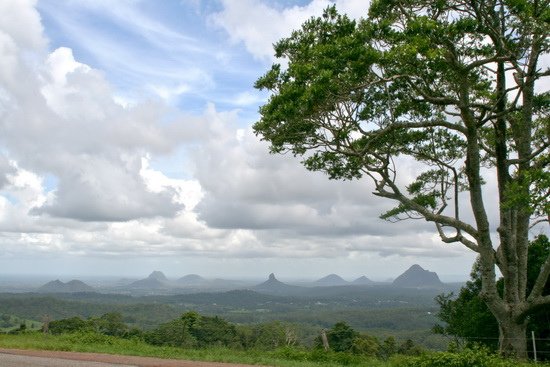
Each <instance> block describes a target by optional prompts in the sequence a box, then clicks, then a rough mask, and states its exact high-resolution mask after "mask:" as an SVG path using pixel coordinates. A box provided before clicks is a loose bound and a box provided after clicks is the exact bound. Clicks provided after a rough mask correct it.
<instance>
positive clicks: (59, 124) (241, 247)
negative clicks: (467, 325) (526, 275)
mask: <svg viewBox="0 0 550 367" xmlns="http://www.w3.org/2000/svg"><path fill="white" fill-rule="evenodd" d="M336 3H337V6H338V8H339V9H341V10H342V11H344V12H347V13H348V14H350V15H352V16H354V17H359V16H361V15H363V14H365V12H366V2H365V0H341V1H337V2H336ZM328 4H329V1H327V0H166V1H153V0H142V1H140V0H117V1H111V0H38V1H33V0H2V1H0V55H1V57H0V274H4V275H6V274H48V275H52V276H58V277H68V276H70V275H99V274H105V275H121V276H146V275H147V274H148V273H150V272H151V271H152V270H162V271H164V272H165V273H166V274H167V276H169V277H179V276H183V275H185V274H189V273H198V274H201V275H203V276H206V277H215V276H226V277H258V278H261V277H267V274H269V273H270V272H275V273H276V274H277V275H278V277H279V278H281V279H283V280H284V279H291V278H317V277H320V276H324V275H326V274H329V273H338V274H340V275H342V276H343V277H345V278H347V279H353V278H356V277H358V276H360V275H366V276H368V277H370V278H372V279H387V278H391V277H395V276H397V275H398V274H400V273H401V272H402V271H404V270H405V269H406V268H408V267H409V266H410V265H412V264H414V263H418V264H420V265H422V266H423V267H424V268H428V269H430V270H433V271H437V272H438V273H439V274H440V276H441V277H442V279H443V280H455V279H459V278H462V279H465V278H466V277H467V275H468V274H469V272H470V267H471V264H472V261H473V259H474V256H473V255H472V254H471V253H470V252H469V251H468V250H465V249H463V248H462V247H461V246H460V245H448V244H447V245H446V244H443V243H441V242H440V241H439V240H438V238H437V236H435V231H434V228H433V227H432V226H431V225H429V224H427V223H425V222H421V221H409V222H401V223H397V224H391V223H387V222H384V221H382V220H381V219H378V215H379V214H380V213H381V212H383V211H384V210H387V209H388V208H390V205H389V204H388V203H387V202H386V201H385V200H383V199H377V198H375V197H374V196H373V195H372V194H371V191H372V189H371V187H370V184H369V183H368V182H367V181H356V182H334V181H329V180H328V179H327V178H326V177H325V176H323V175H322V174H319V173H310V172H307V171H306V170H305V169H304V168H303V167H302V166H301V165H300V163H299V161H298V160H297V159H294V158H293V157H290V156H270V155H269V154H268V153H267V147H266V144H265V143H262V142H261V141H260V140H259V138H257V137H256V136H255V135H254V134H253V133H252V131H251V126H252V124H253V123H254V122H255V121H256V119H257V118H258V114H257V111H258V107H259V106H260V105H261V104H262V103H263V102H265V101H266V98H267V95H266V94H265V93H261V92H258V91H256V90H254V88H253V87H252V85H253V83H254V81H255V80H256V79H257V78H258V77H259V76H261V75H262V74H263V73H264V72H265V71H266V70H267V69H268V68H269V67H270V65H271V63H272V62H273V61H274V59H273V57H272V44H273V43H274V42H275V41H276V40H278V39H279V38H281V37H284V36H286V35H289V34H290V32H291V30H292V29H295V28H297V27H298V26H299V25H300V24H301V23H302V22H303V21H304V20H306V19H307V18H309V17H310V16H312V15H319V14H320V13H321V11H322V9H323V8H325V7H326V6H327V5H328Z"/></svg>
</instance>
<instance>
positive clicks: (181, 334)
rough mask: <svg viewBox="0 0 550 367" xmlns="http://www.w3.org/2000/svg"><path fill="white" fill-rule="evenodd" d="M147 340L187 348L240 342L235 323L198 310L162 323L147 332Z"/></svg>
mask: <svg viewBox="0 0 550 367" xmlns="http://www.w3.org/2000/svg"><path fill="white" fill-rule="evenodd" d="M145 340H146V341H147V342H148V343H151V344H153V345H169V346H178V347H186V348H191V347H199V348H204V347H209V346H224V347H230V346H235V345H239V344H240V343H239V338H238V335H237V329H236V327H235V326H234V325H232V324H230V323H228V322H227V321H225V320H224V319H222V318H220V317H218V316H214V317H208V316H201V315H199V314H198V313H196V312H187V313H185V314H183V315H182V316H181V317H180V318H178V319H176V320H173V321H170V322H168V323H165V324H162V325H160V326H159V327H158V328H157V329H155V330H152V331H151V332H149V333H147V334H146V335H145Z"/></svg>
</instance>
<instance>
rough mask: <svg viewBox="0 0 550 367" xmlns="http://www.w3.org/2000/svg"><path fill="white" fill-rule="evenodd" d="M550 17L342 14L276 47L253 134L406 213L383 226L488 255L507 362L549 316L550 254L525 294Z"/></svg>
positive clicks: (418, 6)
mask: <svg viewBox="0 0 550 367" xmlns="http://www.w3.org/2000/svg"><path fill="white" fill-rule="evenodd" d="M549 9H550V2H549V1H548V0H506V1H454V0H437V1H434V0H411V1H395V0H376V1H371V2H370V6H369V9H368V11H365V13H364V18H362V19H358V20H354V19H351V18H350V17H348V16H347V15H345V14H340V13H338V11H337V9H336V6H331V7H328V8H327V9H326V10H325V12H324V13H323V14H322V16H320V17H313V18H311V19H309V20H308V21H306V22H305V23H303V24H302V26H301V27H300V28H299V29H297V30H295V31H294V32H292V34H291V36H290V37H287V38H283V39H281V40H279V41H278V42H277V43H276V44H275V46H274V51H275V56H276V57H277V58H278V59H279V62H277V63H275V64H273V65H272V67H271V68H270V69H269V70H268V71H267V72H266V73H265V74H264V75H263V76H262V77H260V78H259V79H258V80H257V81H256V84H255V87H256V88H258V89H260V90H265V91H268V92H270V97H269V99H268V101H267V102H266V103H265V104H264V105H263V106H261V107H260V115H261V116H260V119H259V121H257V122H256V123H255V124H254V126H253V129H254V131H255V133H256V134H258V135H260V136H261V138H262V139H263V140H265V141H267V142H268V143H269V145H270V146H269V149H270V151H271V152H272V153H283V154H284V153H290V154H294V155H295V156H300V157H301V158H302V159H303V160H302V163H303V165H304V166H305V168H307V169H309V170H312V171H319V172H323V173H325V174H326V175H327V176H328V178H330V179H337V180H353V179H362V178H365V179H368V180H370V181H371V183H372V188H373V192H374V194H375V195H377V196H378V197H382V198H386V199H388V200H389V201H393V203H394V204H395V205H396V206H395V208H394V209H391V210H389V211H387V212H386V213H383V214H382V215H381V218H383V219H387V220H390V221H395V222H397V221H400V220H404V219H409V218H417V219H425V220H426V221H428V222H431V223H433V224H434V232H436V233H437V234H438V235H439V237H440V238H441V240H442V241H443V242H445V243H458V244H460V245H462V246H464V247H466V248H468V249H470V250H471V251H473V252H475V253H477V254H478V256H479V259H480V260H479V266H480V279H481V293H482V298H483V301H484V302H485V303H486V304H487V306H488V309H489V310H490V312H491V313H492V315H493V316H494V318H495V319H496V321H497V323H498V330H499V344H500V345H499V349H500V352H501V353H502V354H503V355H509V356H517V357H521V358H523V359H525V358H527V350H526V345H527V340H526V334H527V324H528V320H529V319H530V318H531V317H533V316H534V314H535V313H536V312H537V311H538V310H539V309H540V308H541V307H543V306H548V305H550V297H548V296H545V295H544V294H543V289H544V287H545V284H546V283H547V281H548V278H549V275H550V254H548V253H546V254H545V257H544V260H543V262H542V263H543V264H544V265H543V266H541V267H539V268H538V269H536V271H534V274H533V275H534V279H535V281H534V284H533V286H532V287H531V288H530V289H528V287H527V280H528V277H529V276H530V274H529V270H528V266H527V263H528V253H529V248H528V247H529V235H530V232H531V228H532V226H534V225H536V224H540V223H543V222H548V218H549V217H550V201H549V200H548V195H549V193H550V170H549V169H548V168H549V167H550V159H549V158H550V154H549V152H550V150H549V149H548V148H549V146H550V141H549V139H548V137H549V134H548V132H549V131H550V119H549V118H548V116H549V115H548V113H549V111H550V92H549V91H548V88H546V87H545V85H547V84H546V83H547V82H548V79H549V78H550V71H549V70H548V68H547V67H546V66H545V65H543V60H544V59H545V58H546V57H548V56H549V55H550V27H548V24H549V20H550V10H549ZM365 10H367V9H365ZM354 16H356V14H354ZM512 76H513V77H512ZM411 161H414V162H415V163H414V167H415V169H414V171H415V172H416V173H415V176H416V177H410V171H411V170H410V164H411V163H410V162H411ZM409 177H410V178H409ZM484 193H491V194H492V195H491V196H490V197H491V200H487V198H486V197H485V195H484ZM488 202H490V203H491V204H490V205H488V204H487V203H488ZM464 212H467V213H471V216H468V215H466V216H465V215H464V214H463V213H464ZM542 225H545V224H542ZM495 229H497V232H498V233H497V235H496V236H495ZM533 270H534V269H533ZM499 274H501V275H502V278H503V279H504V282H503V287H502V289H501V290H499V288H498V284H497V283H498V282H497V280H498V277H499Z"/></svg>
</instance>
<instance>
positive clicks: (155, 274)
mask: <svg viewBox="0 0 550 367" xmlns="http://www.w3.org/2000/svg"><path fill="white" fill-rule="evenodd" d="M148 278H151V279H156V280H159V281H161V282H167V281H168V278H166V275H164V273H163V272H162V271H158V270H155V271H153V272H152V273H151V274H149V276H148Z"/></svg>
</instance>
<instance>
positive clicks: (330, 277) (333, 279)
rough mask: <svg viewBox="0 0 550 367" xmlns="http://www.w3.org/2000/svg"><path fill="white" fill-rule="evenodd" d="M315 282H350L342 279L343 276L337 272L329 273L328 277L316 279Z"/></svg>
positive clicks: (338, 283) (327, 283)
mask: <svg viewBox="0 0 550 367" xmlns="http://www.w3.org/2000/svg"><path fill="white" fill-rule="evenodd" d="M315 283H317V284H321V285H346V284H348V282H347V281H345V280H344V279H342V277H341V276H339V275H337V274H329V275H327V276H326V277H323V278H321V279H319V280H317V281H315Z"/></svg>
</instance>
